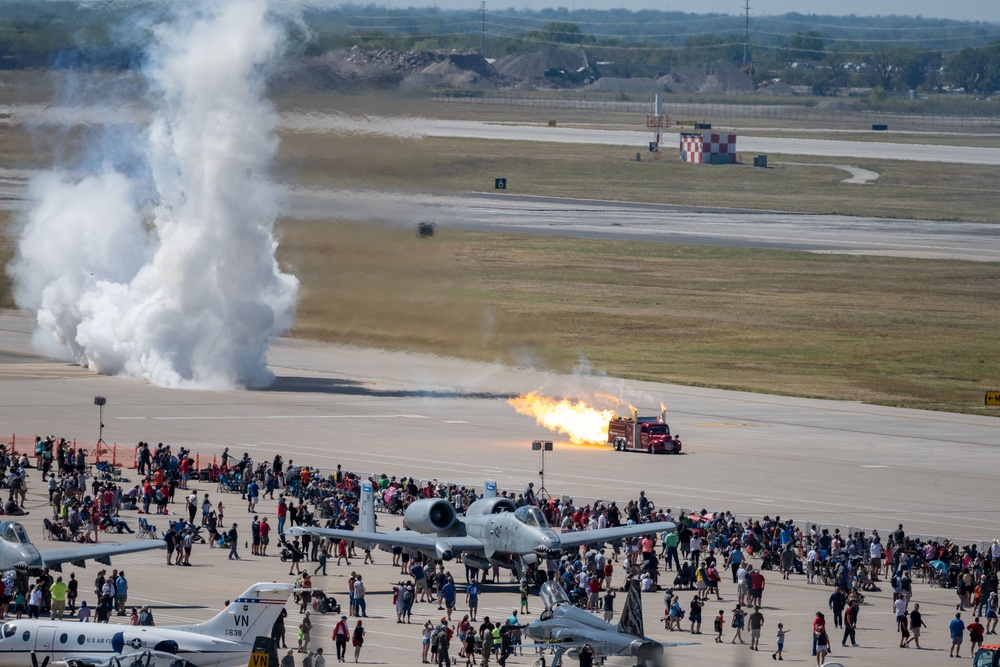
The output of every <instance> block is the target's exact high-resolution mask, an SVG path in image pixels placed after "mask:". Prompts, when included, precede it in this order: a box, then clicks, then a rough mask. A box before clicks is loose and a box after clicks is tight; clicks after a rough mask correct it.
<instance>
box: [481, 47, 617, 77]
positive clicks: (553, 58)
mask: <svg viewBox="0 0 1000 667" xmlns="http://www.w3.org/2000/svg"><path fill="white" fill-rule="evenodd" d="M493 66H494V67H495V68H496V70H497V72H499V73H500V74H503V75H506V76H508V77H511V78H513V79H518V80H521V81H524V82H526V83H533V84H544V83H553V82H555V81H558V80H560V79H562V80H565V81H566V82H567V83H584V82H585V81H586V80H587V79H588V78H589V79H590V80H593V79H595V78H597V73H596V72H594V71H593V70H592V69H591V68H590V66H589V65H588V63H587V59H586V58H585V57H584V55H583V54H582V53H581V52H579V51H566V50H563V49H546V50H544V51H535V52H533V53H522V54H519V55H514V56H504V57H503V58H500V59H498V60H497V61H496V62H495V63H493Z"/></svg>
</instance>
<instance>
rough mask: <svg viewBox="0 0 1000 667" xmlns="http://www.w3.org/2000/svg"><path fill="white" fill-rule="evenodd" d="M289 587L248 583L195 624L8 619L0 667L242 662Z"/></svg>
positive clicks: (194, 666) (175, 666)
mask: <svg viewBox="0 0 1000 667" xmlns="http://www.w3.org/2000/svg"><path fill="white" fill-rule="evenodd" d="M293 589H294V585H293V584H285V583H262V584H254V585H253V586H251V587H250V588H249V589H248V590H247V591H246V592H245V593H243V595H241V596H239V597H238V598H236V599H235V600H233V602H232V604H230V605H229V606H228V607H226V608H225V609H224V610H222V612H221V613H219V614H218V615H216V616H215V618H213V619H211V620H209V621H206V622H204V623H199V624H197V625H181V626H176V625H175V626H144V625H135V626H133V625H106V624H104V623H78V622H75V621H49V620H45V619H42V620H38V619H20V620H8V621H7V622H6V623H4V624H3V626H0V667H27V666H28V665H32V666H33V667H34V666H36V665H37V667H47V666H48V665H49V663H50V662H52V661H59V662H64V663H66V664H72V665H85V666H91V665H102V666H103V665H115V667H117V665H128V666H129V667H131V665H133V664H138V665H141V666H143V667H154V666H155V667H163V666H167V665H169V666H170V667H244V666H245V665H247V664H248V660H249V658H250V654H251V651H252V650H253V649H254V647H255V642H256V640H257V637H258V636H262V635H263V636H266V635H269V634H270V633H271V628H272V627H273V626H274V622H275V621H276V620H277V618H278V614H279V613H281V610H282V609H283V608H284V606H285V602H287V601H288V596H289V595H291V593H292V590H293ZM259 664H267V662H261V663H259Z"/></svg>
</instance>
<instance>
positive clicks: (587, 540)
mask: <svg viewBox="0 0 1000 667" xmlns="http://www.w3.org/2000/svg"><path fill="white" fill-rule="evenodd" d="M676 528H677V524H675V523H671V522H670V521H659V522H657V523H638V524H636V525H634V526H618V527H615V528H597V529H596V530H581V531H579V532H576V533H560V534H559V542H560V544H561V545H562V546H563V547H578V546H580V545H581V544H598V543H602V542H613V541H614V540H621V539H625V538H627V537H635V536H637V535H650V534H652V533H660V532H663V531H665V530H675V529H676Z"/></svg>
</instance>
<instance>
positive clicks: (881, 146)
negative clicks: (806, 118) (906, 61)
mask: <svg viewBox="0 0 1000 667" xmlns="http://www.w3.org/2000/svg"><path fill="white" fill-rule="evenodd" d="M638 120H639V123H640V124H641V122H642V119H641V118H639V119H638ZM281 126H282V127H283V128H285V129H289V130H294V131H297V132H315V133H345V134H384V135H390V136H394V137H398V138H404V139H406V138H410V139H416V138H421V137H451V138H464V139H490V140H496V141H531V142H546V143H555V144H598V145H603V146H634V147H636V148H640V149H643V150H644V149H645V148H646V146H647V145H648V143H649V141H650V133H649V131H648V130H647V131H639V130H635V131H633V130H597V129H590V128H578V127H547V126H544V125H527V124H518V123H488V122H483V121H474V120H442V119H435V118H413V117H371V116H367V117H364V118H359V117H354V116H346V115H343V114H338V113H319V112H309V113H284V114H282V117H281ZM706 131H708V130H706ZM712 131H714V132H719V131H725V130H719V129H715V130H712ZM662 141H663V145H665V146H675V147H676V146H678V145H679V142H680V136H679V135H678V133H676V132H666V133H664V134H663V139H662ZM736 147H737V150H738V152H740V153H751V154H756V153H777V154H783V155H810V156H813V157H847V158H856V159H859V160H861V159H865V160H909V161H915V162H948V163H952V164H978V165H998V164H1000V149H998V148H985V147H969V146H944V145H935V144H900V143H889V142H879V141H871V142H869V141H845V140H836V139H796V138H786V137H754V136H748V135H745V134H739V136H738V138H737V141H736Z"/></svg>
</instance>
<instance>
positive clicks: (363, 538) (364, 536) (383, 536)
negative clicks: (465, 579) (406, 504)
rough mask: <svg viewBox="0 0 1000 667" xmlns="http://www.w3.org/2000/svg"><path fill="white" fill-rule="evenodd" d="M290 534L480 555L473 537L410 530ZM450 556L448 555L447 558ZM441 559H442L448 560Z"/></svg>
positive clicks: (318, 530)
mask: <svg viewBox="0 0 1000 667" xmlns="http://www.w3.org/2000/svg"><path fill="white" fill-rule="evenodd" d="M286 532H287V533H288V534H290V535H293V536H295V535H301V534H302V533H309V534H311V535H318V536H320V537H332V538H335V539H338V540H340V539H343V540H353V541H355V542H372V543H374V544H384V545H387V546H394V547H404V548H408V549H419V550H421V551H423V552H425V553H428V554H432V553H437V554H438V556H439V557H443V556H444V553H445V551H451V552H453V553H458V552H471V553H483V552H484V549H483V543H482V542H481V541H479V540H477V539H476V538H474V537H438V536H437V535H424V534H423V533H418V532H416V531H414V530H394V531H392V532H391V533H380V532H367V531H363V530H340V529H337V528H304V527H300V526H297V527H295V528H290V529H289V530H287V531H286ZM450 557H451V556H448V558H450ZM448 558H445V560H448Z"/></svg>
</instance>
